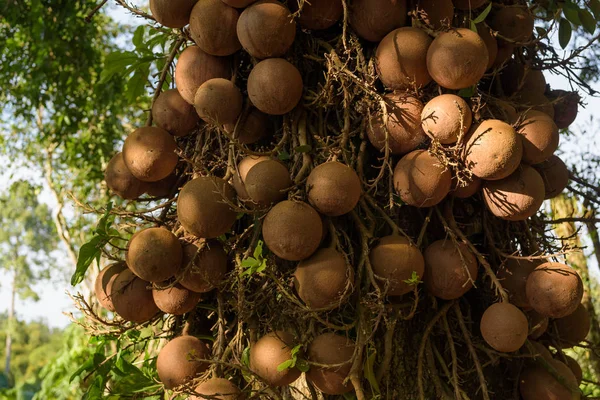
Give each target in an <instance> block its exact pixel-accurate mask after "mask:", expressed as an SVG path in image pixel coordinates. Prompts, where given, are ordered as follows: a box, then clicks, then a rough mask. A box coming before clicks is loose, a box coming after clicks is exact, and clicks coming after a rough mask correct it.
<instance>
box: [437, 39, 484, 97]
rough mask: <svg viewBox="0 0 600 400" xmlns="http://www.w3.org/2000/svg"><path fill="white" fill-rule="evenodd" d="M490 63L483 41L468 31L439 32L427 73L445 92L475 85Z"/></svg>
mask: <svg viewBox="0 0 600 400" xmlns="http://www.w3.org/2000/svg"><path fill="white" fill-rule="evenodd" d="M488 60H489V55H488V50H487V47H486V45H485V43H484V41H483V40H482V39H481V37H480V36H479V35H478V34H477V33H475V32H473V31H472V30H470V29H465V28H458V29H453V30H450V31H447V32H442V33H440V34H439V35H438V36H437V37H436V38H435V39H434V40H433V42H432V43H431V46H429V49H428V50H427V70H428V71H429V74H430V75H431V77H432V78H433V80H434V81H436V82H437V83H438V84H439V85H440V86H442V87H445V88H446V89H463V88H467V87H470V86H473V85H475V84H476V83H477V82H479V80H480V79H481V78H482V77H483V74H484V73H485V70H486V69H487V65H488Z"/></svg>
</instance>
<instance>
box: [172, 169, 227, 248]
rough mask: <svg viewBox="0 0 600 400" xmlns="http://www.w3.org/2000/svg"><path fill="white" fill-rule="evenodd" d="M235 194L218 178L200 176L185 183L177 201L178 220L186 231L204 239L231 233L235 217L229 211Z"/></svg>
mask: <svg viewBox="0 0 600 400" xmlns="http://www.w3.org/2000/svg"><path fill="white" fill-rule="evenodd" d="M234 201H235V190H234V189H233V187H232V186H231V185H230V184H229V183H227V182H225V181H224V180H223V179H221V178H217V177H215V176H203V177H199V178H196V179H193V180H191V181H189V182H188V183H186V184H185V185H184V186H183V188H182V189H181V192H179V198H178V199H177V217H178V218H179V222H180V223H181V225H182V226H183V227H184V228H185V230H186V231H188V232H190V233H191V234H193V235H195V236H197V237H199V238H205V239H212V238H217V237H219V236H221V235H223V234H225V233H227V232H229V230H230V229H231V227H232V225H233V223H234V222H235V219H236V217H237V214H236V212H235V211H234V210H233V209H232V208H231V205H232V204H233V203H234Z"/></svg>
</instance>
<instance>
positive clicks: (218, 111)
mask: <svg viewBox="0 0 600 400" xmlns="http://www.w3.org/2000/svg"><path fill="white" fill-rule="evenodd" d="M243 103H244V98H243V97H242V93H241V92H240V90H239V89H238V88H237V87H236V86H235V85H234V84H233V82H231V81H229V80H227V79H223V78H215V79H210V80H208V81H206V82H204V83H203V84H202V86H200V87H199V88H198V91H197V92H196V95H195V96H194V107H195V108H196V112H197V113H198V115H199V116H200V118H202V120H203V121H204V122H207V123H209V124H212V125H215V126H223V125H225V124H234V123H235V121H237V119H238V117H239V116H240V113H241V112H242V106H243Z"/></svg>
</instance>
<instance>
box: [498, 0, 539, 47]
mask: <svg viewBox="0 0 600 400" xmlns="http://www.w3.org/2000/svg"><path fill="white" fill-rule="evenodd" d="M489 23H490V26H491V27H492V28H493V29H494V30H496V31H498V33H499V34H500V36H501V37H504V38H506V39H508V40H511V41H514V42H526V41H527V40H529V38H530V37H531V35H532V33H533V23H534V20H533V15H531V13H530V12H529V10H528V9H527V7H526V6H501V7H499V8H498V9H497V10H496V11H495V12H494V13H493V15H492V17H491V18H490V22H489Z"/></svg>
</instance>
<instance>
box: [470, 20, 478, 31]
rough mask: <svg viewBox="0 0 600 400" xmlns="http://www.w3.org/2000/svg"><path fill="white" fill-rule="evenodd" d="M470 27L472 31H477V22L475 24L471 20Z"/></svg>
mask: <svg viewBox="0 0 600 400" xmlns="http://www.w3.org/2000/svg"><path fill="white" fill-rule="evenodd" d="M470 28H471V30H472V31H473V32H475V33H477V24H475V21H471V24H470Z"/></svg>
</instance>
